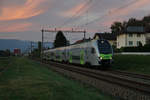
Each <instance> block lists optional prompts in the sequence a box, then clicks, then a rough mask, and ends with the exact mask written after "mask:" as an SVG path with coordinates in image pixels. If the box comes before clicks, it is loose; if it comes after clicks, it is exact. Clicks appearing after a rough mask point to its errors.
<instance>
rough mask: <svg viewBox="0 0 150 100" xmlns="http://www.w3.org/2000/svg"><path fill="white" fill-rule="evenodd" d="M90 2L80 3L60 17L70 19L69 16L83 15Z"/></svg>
mask: <svg viewBox="0 0 150 100" xmlns="http://www.w3.org/2000/svg"><path fill="white" fill-rule="evenodd" d="M90 2H91V0H89V1H86V2H83V3H80V4H78V5H76V6H75V7H73V8H71V9H69V10H68V11H65V12H63V13H62V15H63V16H65V17H71V16H77V15H79V14H83V13H84V12H85V11H86V10H87V9H88V8H89V6H90V5H89V4H90Z"/></svg>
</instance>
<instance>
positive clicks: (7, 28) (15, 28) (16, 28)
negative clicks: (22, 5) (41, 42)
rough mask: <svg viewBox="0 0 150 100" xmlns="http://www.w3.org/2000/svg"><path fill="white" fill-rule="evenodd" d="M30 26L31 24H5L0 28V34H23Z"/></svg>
mask: <svg viewBox="0 0 150 100" xmlns="http://www.w3.org/2000/svg"><path fill="white" fill-rule="evenodd" d="M31 26H32V23H28V22H24V23H15V24H7V25H6V24H5V25H3V26H2V25H1V26H0V32H23V31H26V30H28V28H29V27H31Z"/></svg>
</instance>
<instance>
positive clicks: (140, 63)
mask: <svg viewBox="0 0 150 100" xmlns="http://www.w3.org/2000/svg"><path fill="white" fill-rule="evenodd" d="M112 68H113V69H119V70H124V71H130V72H136V73H143V74H150V56H142V55H115V56H114V64H113V67H112Z"/></svg>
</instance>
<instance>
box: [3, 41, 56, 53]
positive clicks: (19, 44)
mask: <svg viewBox="0 0 150 100" xmlns="http://www.w3.org/2000/svg"><path fill="white" fill-rule="evenodd" d="M33 46H34V48H37V47H38V43H37V42H34V43H33ZM44 46H45V47H49V48H51V47H53V43H52V42H45V43H44ZM14 48H20V49H21V51H22V52H24V51H26V50H29V49H30V48H31V42H30V41H23V40H15V39H0V50H6V49H10V50H11V51H13V49H14Z"/></svg>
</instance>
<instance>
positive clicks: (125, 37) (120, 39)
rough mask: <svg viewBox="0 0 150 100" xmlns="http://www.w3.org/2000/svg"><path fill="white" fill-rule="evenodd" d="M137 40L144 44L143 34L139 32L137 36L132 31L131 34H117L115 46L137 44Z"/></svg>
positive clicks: (144, 37)
mask: <svg viewBox="0 0 150 100" xmlns="http://www.w3.org/2000/svg"><path fill="white" fill-rule="evenodd" d="M129 42H130V43H129ZM131 42H132V44H131ZM137 42H141V43H142V45H145V44H146V36H145V34H140V36H138V34H136V33H134V34H132V36H131V35H130V34H120V35H118V36H117V48H121V47H133V46H138V43H137Z"/></svg>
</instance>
